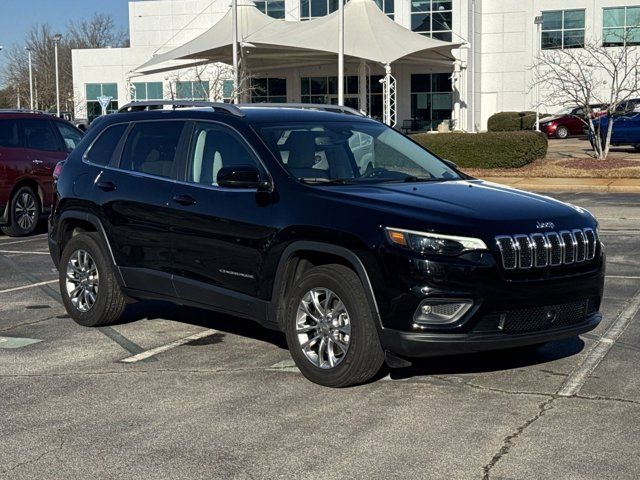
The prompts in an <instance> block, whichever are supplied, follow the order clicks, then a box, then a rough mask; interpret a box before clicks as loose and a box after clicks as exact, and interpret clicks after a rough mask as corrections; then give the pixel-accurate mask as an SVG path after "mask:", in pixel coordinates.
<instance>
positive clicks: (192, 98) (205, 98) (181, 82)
mask: <svg viewBox="0 0 640 480" xmlns="http://www.w3.org/2000/svg"><path fill="white" fill-rule="evenodd" d="M184 84H189V85H190V88H191V96H190V97H180V96H178V85H184ZM196 84H197V85H198V86H199V87H200V86H202V85H206V90H203V91H202V93H204V94H205V96H203V97H196V96H195V95H194V86H195V85H196ZM175 97H176V100H185V101H187V100H188V101H202V102H208V101H210V100H211V82H209V80H178V81H177V82H176V90H175Z"/></svg>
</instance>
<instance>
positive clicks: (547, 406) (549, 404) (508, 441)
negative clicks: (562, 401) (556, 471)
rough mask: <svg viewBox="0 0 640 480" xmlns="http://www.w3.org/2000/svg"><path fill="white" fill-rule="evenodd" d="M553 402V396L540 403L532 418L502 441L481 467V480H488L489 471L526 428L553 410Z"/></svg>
mask: <svg viewBox="0 0 640 480" xmlns="http://www.w3.org/2000/svg"><path fill="white" fill-rule="evenodd" d="M555 400H556V398H555V396H550V398H548V399H547V400H545V401H544V402H542V403H540V404H539V405H538V411H537V412H536V414H535V415H534V416H533V417H531V418H529V419H528V420H527V421H526V422H524V423H523V424H522V425H520V426H519V427H518V428H517V429H516V430H515V432H513V433H512V434H511V435H508V436H506V437H505V438H504V439H503V441H502V447H500V450H498V452H497V453H496V454H495V455H494V456H493V458H492V459H491V461H490V462H489V463H487V464H486V465H485V466H484V467H483V476H482V479H483V480H489V478H490V475H491V470H492V469H493V467H495V466H496V465H497V463H498V462H499V461H500V460H502V457H504V456H505V455H507V454H508V453H509V451H510V450H511V447H513V445H514V444H515V442H516V440H517V439H518V438H519V437H520V435H522V433H523V432H524V431H525V430H526V429H527V428H529V427H530V426H531V425H532V424H534V423H535V422H536V421H538V420H539V419H540V418H542V417H543V416H544V415H545V414H546V413H547V412H548V411H549V410H551V409H552V408H553V402H554V401H555Z"/></svg>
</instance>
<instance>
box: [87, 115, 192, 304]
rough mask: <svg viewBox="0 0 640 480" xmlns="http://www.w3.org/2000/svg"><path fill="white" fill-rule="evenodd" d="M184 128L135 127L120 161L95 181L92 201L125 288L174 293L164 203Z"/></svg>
mask: <svg viewBox="0 0 640 480" xmlns="http://www.w3.org/2000/svg"><path fill="white" fill-rule="evenodd" d="M185 125H186V122H184V121H174V120H170V121H169V120H166V121H164V120H157V121H142V122H136V123H133V124H132V125H131V126H130V127H129V129H128V132H127V134H126V137H125V138H124V139H123V140H121V142H120V145H119V147H118V148H119V150H120V151H121V152H122V153H121V154H120V155H118V156H119V157H120V159H119V160H118V159H115V160H111V162H112V163H111V167H112V168H105V169H103V170H102V171H101V172H100V174H99V176H98V177H97V178H96V180H95V187H94V197H95V198H96V201H97V203H98V204H99V205H100V208H101V215H100V216H101V218H102V219H103V220H104V222H105V225H104V227H105V229H106V230H107V236H108V238H109V240H110V243H111V248H112V250H113V252H114V256H115V257H116V262H117V263H118V265H119V266H120V268H121V271H122V275H123V277H124V280H125V282H126V284H127V286H128V287H131V288H135V289H138V290H145V291H150V292H157V293H162V294H165V295H174V290H173V284H172V282H171V275H170V269H171V265H172V252H171V243H170V240H169V238H168V232H169V215H168V213H169V212H168V202H169V198H170V195H171V192H172V190H173V187H174V178H175V172H176V164H177V159H178V157H179V155H180V153H179V152H180V145H181V142H182V141H183V140H182V134H183V130H184V128H185ZM111 128H115V126H114V127H111ZM107 130H108V129H107ZM92 149H93V147H92V148H91V149H90V150H89V152H88V160H89V161H91V151H92Z"/></svg>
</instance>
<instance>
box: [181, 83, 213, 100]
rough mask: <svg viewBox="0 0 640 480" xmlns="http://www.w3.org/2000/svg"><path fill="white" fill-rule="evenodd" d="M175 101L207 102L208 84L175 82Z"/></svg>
mask: <svg viewBox="0 0 640 480" xmlns="http://www.w3.org/2000/svg"><path fill="white" fill-rule="evenodd" d="M176 99H178V100H209V82H176Z"/></svg>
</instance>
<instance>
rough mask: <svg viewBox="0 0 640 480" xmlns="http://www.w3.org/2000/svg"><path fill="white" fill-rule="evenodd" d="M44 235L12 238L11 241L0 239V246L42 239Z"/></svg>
mask: <svg viewBox="0 0 640 480" xmlns="http://www.w3.org/2000/svg"><path fill="white" fill-rule="evenodd" d="M43 238H44V237H31V238H25V239H24V240H13V241H9V242H7V241H0V246H2V248H4V247H6V246H7V245H17V244H19V243H27V242H33V241H35V240H42V239H43Z"/></svg>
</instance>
